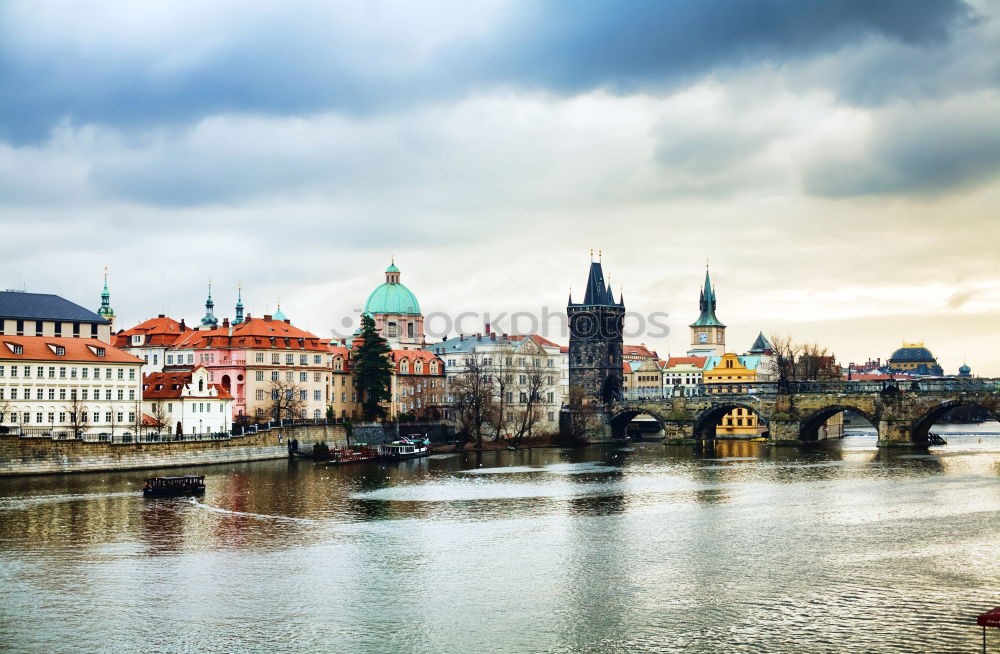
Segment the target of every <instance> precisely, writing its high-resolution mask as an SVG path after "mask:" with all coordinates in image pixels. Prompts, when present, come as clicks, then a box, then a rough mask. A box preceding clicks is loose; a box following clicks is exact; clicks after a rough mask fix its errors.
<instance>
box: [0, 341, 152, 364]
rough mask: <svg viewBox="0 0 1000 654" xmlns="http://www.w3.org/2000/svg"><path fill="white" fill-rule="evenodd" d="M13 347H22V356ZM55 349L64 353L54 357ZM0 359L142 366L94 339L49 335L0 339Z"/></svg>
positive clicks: (140, 360)
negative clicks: (135, 364)
mask: <svg viewBox="0 0 1000 654" xmlns="http://www.w3.org/2000/svg"><path fill="white" fill-rule="evenodd" d="M13 345H20V346H21V350H22V352H21V354H14V352H13V349H12V347H11V346H13ZM56 347H62V348H63V349H64V351H65V354H63V355H59V354H56V353H55V351H54V348H56ZM91 348H93V349H91ZM95 350H97V351H100V350H103V351H104V356H98V355H97V354H96V353H95ZM0 360H13V361H67V362H70V361H71V362H86V363H143V360H142V359H139V358H137V357H134V356H132V355H131V354H128V353H127V352H122V351H121V350H119V349H117V348H115V347H112V346H110V345H108V344H107V343H105V342H104V341H99V340H97V339H96V338H66V337H52V338H50V337H48V336H0Z"/></svg>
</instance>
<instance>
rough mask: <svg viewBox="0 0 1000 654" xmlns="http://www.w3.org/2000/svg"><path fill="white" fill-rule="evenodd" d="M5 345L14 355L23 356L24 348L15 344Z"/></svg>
mask: <svg viewBox="0 0 1000 654" xmlns="http://www.w3.org/2000/svg"><path fill="white" fill-rule="evenodd" d="M7 345H8V347H10V351H11V352H13V353H14V354H24V348H23V347H22V346H20V345H18V344H17V343H8V344H7Z"/></svg>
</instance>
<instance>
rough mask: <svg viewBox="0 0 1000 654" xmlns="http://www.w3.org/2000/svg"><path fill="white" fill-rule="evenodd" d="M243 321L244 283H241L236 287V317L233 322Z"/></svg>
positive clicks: (235, 323) (236, 323)
mask: <svg viewBox="0 0 1000 654" xmlns="http://www.w3.org/2000/svg"><path fill="white" fill-rule="evenodd" d="M242 322H243V285H242V284H240V285H239V286H237V287H236V317H235V318H233V324H234V325H239V324H241V323H242Z"/></svg>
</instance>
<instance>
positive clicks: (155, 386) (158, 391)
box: [142, 366, 233, 400]
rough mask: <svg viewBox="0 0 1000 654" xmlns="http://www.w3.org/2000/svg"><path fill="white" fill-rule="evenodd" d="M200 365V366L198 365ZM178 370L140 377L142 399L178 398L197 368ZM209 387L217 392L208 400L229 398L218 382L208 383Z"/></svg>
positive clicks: (230, 397) (230, 396)
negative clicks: (216, 394)
mask: <svg viewBox="0 0 1000 654" xmlns="http://www.w3.org/2000/svg"><path fill="white" fill-rule="evenodd" d="M199 367H201V366H199ZM197 369H198V368H195V369H194V370H178V371H166V372H152V373H150V374H148V375H146V376H145V377H143V379H142V399H144V400H168V399H178V398H180V397H181V393H183V392H184V386H185V384H190V383H191V376H192V373H193V372H194V371H195V370H197ZM208 386H209V388H214V389H216V390H217V391H218V392H219V394H218V396H216V397H208V398H205V399H208V400H216V399H218V400H231V399H233V396H232V394H231V393H230V392H229V391H227V390H226V389H224V388H223V387H222V386H219V385H218V384H209V385H208Z"/></svg>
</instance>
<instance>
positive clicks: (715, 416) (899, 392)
mask: <svg viewBox="0 0 1000 654" xmlns="http://www.w3.org/2000/svg"><path fill="white" fill-rule="evenodd" d="M676 390H677V391H680V390H681V388H680V387H678V388H677V389H676ZM961 406H978V407H982V408H983V409H985V410H986V411H987V412H988V413H990V414H991V415H992V416H993V417H994V418H996V419H998V420H1000V380H996V379H931V380H916V381H912V382H911V381H909V380H907V381H905V382H891V381H887V382H851V381H848V382H794V383H790V384H778V383H734V384H702V385H700V386H697V387H695V388H694V393H693V394H691V395H682V394H680V393H679V392H678V393H676V394H671V395H669V396H667V395H665V393H664V392H662V391H660V390H659V389H654V391H653V392H646V391H642V390H640V391H633V392H629V393H626V394H625V397H624V398H623V399H622V400H620V401H616V402H613V403H612V404H611V405H609V406H608V407H607V409H606V413H605V419H606V420H607V423H608V425H609V426H610V428H611V432H612V434H613V435H614V436H616V437H619V438H624V436H625V429H626V427H627V426H628V423H629V422H630V421H631V420H632V419H633V418H635V417H636V416H638V415H642V414H646V415H649V416H651V417H652V418H653V419H654V420H656V421H657V422H658V423H659V424H660V426H661V427H662V428H663V431H664V433H665V434H666V438H667V439H694V440H696V441H701V440H713V439H715V436H716V434H715V428H716V426H717V425H718V424H719V421H720V420H721V419H722V418H723V417H724V416H725V415H726V414H728V413H729V412H731V411H733V410H734V409H747V410H749V411H752V412H753V413H756V414H757V416H758V419H759V421H760V422H761V423H762V424H764V425H765V428H766V429H767V430H768V431H769V432H770V438H771V440H772V441H774V442H781V443H799V442H808V441H817V440H821V439H822V434H821V427H822V426H823V424H824V423H825V422H826V421H827V420H829V419H830V418H831V417H833V416H834V415H836V414H838V413H841V412H843V411H853V412H855V413H857V414H860V415H861V416H863V417H864V418H866V419H867V420H868V421H869V422H871V424H872V425H873V426H874V427H875V429H876V430H877V431H878V444H879V445H880V446H891V445H907V444H914V443H916V444H920V443H926V442H927V434H928V433H929V431H930V428H931V427H932V426H933V425H934V423H935V422H937V420H938V418H940V417H941V416H942V415H943V414H945V413H946V412H948V411H950V410H951V409H954V408H956V407H961Z"/></svg>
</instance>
